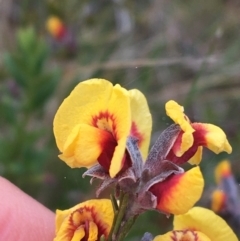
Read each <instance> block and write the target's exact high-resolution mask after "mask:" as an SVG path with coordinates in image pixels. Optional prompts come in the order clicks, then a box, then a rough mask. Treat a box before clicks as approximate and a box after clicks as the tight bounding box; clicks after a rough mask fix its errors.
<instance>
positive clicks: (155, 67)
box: [0, 0, 240, 240]
mask: <svg viewBox="0 0 240 241" xmlns="http://www.w3.org/2000/svg"><path fill="white" fill-rule="evenodd" d="M94 77H98V78H105V79H108V80H110V81H112V82H113V83H114V84H115V83H120V84H121V85H122V86H123V87H125V88H127V89H131V88H138V89H140V90H141V91H142V92H143V93H144V94H145V95H146V98H147V100H148V103H149V106H150V110H151V113H152V116H153V133H152V142H154V140H156V138H157V137H158V135H159V134H160V133H161V131H162V130H164V128H166V126H168V125H169V124H171V123H172V122H171V120H170V119H168V118H167V117H166V114H165V109H164V105H165V102H166V101H168V100H169V99H174V100H176V101H177V102H178V103H179V104H181V105H184V107H185V112H186V113H187V115H188V116H189V118H190V119H191V120H192V121H199V122H207V123H208V122H209V123H212V124H215V125H218V126H220V127H221V128H222V129H223V130H224V131H225V132H226V133H227V136H228V139H229V141H230V143H231V145H232V147H233V153H232V154H231V155H230V156H227V155H226V154H225V153H223V154H220V155H215V154H213V153H211V152H210V151H208V150H206V149H205V150H204V156H203V161H202V163H201V169H202V171H203V174H204V177H205V182H206V187H205V189H206V190H205V193H204V195H203V197H202V199H201V201H200V204H201V205H204V206H209V205H210V204H209V203H210V202H211V201H210V199H211V198H210V197H211V190H213V189H214V188H215V180H214V174H213V173H214V168H215V166H216V164H217V163H218V162H219V161H220V160H222V159H224V158H226V157H228V159H230V161H231V163H232V167H233V174H234V176H235V179H236V181H237V182H239V181H240V160H239V159H240V150H239V145H240V131H239V128H240V120H239V116H240V101H239V100H240V98H239V96H240V2H239V1H238V0H221V1H220V0H212V1H204V2H203V1H190V0H186V1H180V0H174V1H167V0H161V1H159V0H151V1H145V0H138V1H124V0H112V1H109V0H108V1H107V0H102V1H94V0H88V1H84V0H83V1H77V0H68V1H66V0H61V1H57V0H44V1H31V0H21V1H20V0H8V1H6V0H1V1H0V175H2V176H4V177H6V178H8V179H9V180H10V181H12V182H13V183H15V184H16V185H17V186H19V187H20V188H21V189H22V190H24V191H25V192H27V193H28V194H30V195H31V196H33V197H34V198H35V199H37V200H38V201H40V202H41V203H43V204H44V205H46V206H47V207H48V208H50V209H52V210H55V209H56V208H58V209H67V208H69V207H71V206H73V205H75V204H76V203H78V202H80V201H84V200H87V199H89V198H94V197H95V193H94V192H95V191H94V185H95V184H94V185H93V186H90V184H89V179H88V178H85V179H82V177H81V175H82V173H83V171H84V170H82V169H70V168H69V167H68V166H67V165H66V164H65V163H63V162H62V161H60V160H59V159H58V157H57V155H58V150H57V148H56V144H55V140H54V137H53V133H52V121H53V117H54V114H55V113H56V110H57V108H58V106H59V105H60V103H61V102H62V101H63V99H64V98H65V97H66V96H67V95H68V94H69V93H70V91H71V89H72V88H73V87H74V86H75V85H76V84H77V83H78V82H80V81H82V80H86V79H89V78H94ZM188 167H189V166H187V168H188ZM103 196H104V195H103ZM105 196H106V195H105ZM176 201H177V200H176ZM170 229H171V218H169V219H167V218H166V217H165V216H164V215H161V214H158V213H156V212H148V213H145V214H143V215H142V216H140V218H139V219H138V221H137V223H136V224H135V226H134V228H133V230H132V231H131V234H130V236H129V237H128V240H139V239H140V237H141V236H142V235H143V233H144V232H146V231H149V232H152V233H153V234H154V235H156V234H160V233H164V232H166V231H168V230H170ZM238 229H239V230H240V228H238Z"/></svg>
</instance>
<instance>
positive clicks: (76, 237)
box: [71, 228, 85, 241]
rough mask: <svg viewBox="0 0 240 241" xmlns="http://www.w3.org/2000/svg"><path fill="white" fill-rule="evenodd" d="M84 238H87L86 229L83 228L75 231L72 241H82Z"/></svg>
mask: <svg viewBox="0 0 240 241" xmlns="http://www.w3.org/2000/svg"><path fill="white" fill-rule="evenodd" d="M84 236H85V231H84V229H83V228H79V229H77V230H75V232H74V235H73V237H72V239H71V241H79V240H80V241H81V240H82V238H83V237H84Z"/></svg>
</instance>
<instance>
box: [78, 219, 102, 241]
mask: <svg viewBox="0 0 240 241" xmlns="http://www.w3.org/2000/svg"><path fill="white" fill-rule="evenodd" d="M79 240H81V239H78V240H76V241H79ZM96 240H98V227H97V225H96V224H95V223H94V222H92V221H91V222H89V236H88V241H96Z"/></svg>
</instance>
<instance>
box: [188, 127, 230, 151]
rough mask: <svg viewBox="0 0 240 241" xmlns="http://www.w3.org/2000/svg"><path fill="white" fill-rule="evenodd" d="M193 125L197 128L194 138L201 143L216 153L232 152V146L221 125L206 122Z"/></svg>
mask: <svg viewBox="0 0 240 241" xmlns="http://www.w3.org/2000/svg"><path fill="white" fill-rule="evenodd" d="M192 126H193V128H194V129H195V130H196V132H195V133H194V134H196V136H195V137H194V138H196V139H197V140H196V141H197V142H198V143H199V144H201V145H203V146H206V147H207V148H209V149H210V150H211V151H213V152H215V153H216V154H218V153H220V152H222V151H226V152H227V153H228V154H230V153H231V152H232V147H231V145H230V144H229V142H228V140H227V137H226V135H225V133H224V131H223V130H222V129H221V128H220V127H218V126H215V125H212V124H206V123H193V124H192Z"/></svg>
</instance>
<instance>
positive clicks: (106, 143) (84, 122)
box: [54, 79, 152, 177]
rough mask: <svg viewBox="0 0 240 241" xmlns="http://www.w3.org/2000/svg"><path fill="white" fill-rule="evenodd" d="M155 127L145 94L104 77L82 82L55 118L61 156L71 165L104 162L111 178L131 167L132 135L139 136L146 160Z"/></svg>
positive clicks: (64, 102)
mask: <svg viewBox="0 0 240 241" xmlns="http://www.w3.org/2000/svg"><path fill="white" fill-rule="evenodd" d="M151 128H152V119H151V114H150V112H149V109H148V105H147V101H146V99H145V97H144V95H143V94H142V93H141V92H140V91H138V90H130V91H127V90H126V89H124V88H122V87H121V86H120V85H118V84H117V85H115V86H113V85H112V84H111V83H110V82H109V81H107V80H104V79H90V80H86V81H83V82H81V83H79V84H78V85H77V86H76V87H75V89H74V90H73V91H72V92H71V94H70V95H69V96H68V97H67V98H66V99H65V100H64V101H63V103H62V104H61V106H60V107H59V109H58V111H57V113H56V115H55V118H54V135H55V138H56V143H57V146H58V148H59V150H60V151H61V152H62V154H61V155H59V157H60V159H62V160H63V161H65V162H66V163H67V164H68V165H69V166H70V167H72V168H74V167H87V168H90V167H92V166H94V165H96V164H98V163H99V164H100V165H101V166H102V167H103V168H104V169H105V171H106V172H107V173H109V175H110V176H111V177H115V176H116V175H117V174H118V173H119V171H121V170H122V169H123V168H126V167H129V166H131V163H130V157H129V155H127V153H126V142H127V137H128V136H129V135H131V136H134V137H136V138H137V139H138V145H139V148H140V151H141V153H142V155H143V158H144V159H145V158H146V156H147V153H148V147H149V141H150V134H151Z"/></svg>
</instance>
